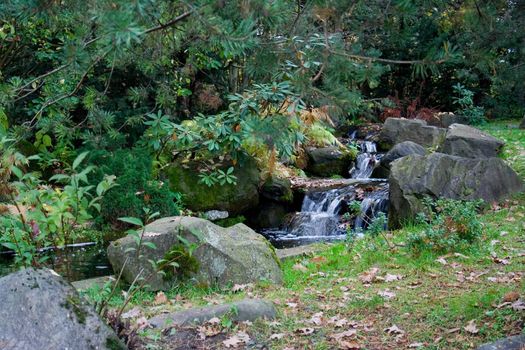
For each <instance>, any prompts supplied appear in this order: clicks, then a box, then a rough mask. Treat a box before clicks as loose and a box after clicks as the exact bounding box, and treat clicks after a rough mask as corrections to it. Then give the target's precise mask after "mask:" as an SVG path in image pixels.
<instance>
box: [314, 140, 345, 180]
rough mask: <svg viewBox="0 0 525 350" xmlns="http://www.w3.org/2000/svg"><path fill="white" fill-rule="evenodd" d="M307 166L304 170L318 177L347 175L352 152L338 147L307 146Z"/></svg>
mask: <svg viewBox="0 0 525 350" xmlns="http://www.w3.org/2000/svg"><path fill="white" fill-rule="evenodd" d="M306 153H307V155H308V166H307V167H306V172H308V173H310V174H312V175H314V176H320V177H331V176H343V177H348V176H349V173H348V172H349V170H350V167H351V165H352V161H353V160H354V154H353V153H352V152H346V151H344V150H341V149H340V148H339V147H335V146H333V147H322V148H308V149H307V150H306Z"/></svg>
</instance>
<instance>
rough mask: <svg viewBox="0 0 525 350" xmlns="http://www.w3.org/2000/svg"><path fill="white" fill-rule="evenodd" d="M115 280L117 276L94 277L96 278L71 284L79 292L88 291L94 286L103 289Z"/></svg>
mask: <svg viewBox="0 0 525 350" xmlns="http://www.w3.org/2000/svg"><path fill="white" fill-rule="evenodd" d="M114 280H115V276H102V277H94V278H88V279H85V280H80V281H75V282H71V285H73V287H75V289H77V290H86V289H89V288H92V287H94V286H98V287H99V288H102V287H104V285H105V284H106V283H107V282H109V281H114Z"/></svg>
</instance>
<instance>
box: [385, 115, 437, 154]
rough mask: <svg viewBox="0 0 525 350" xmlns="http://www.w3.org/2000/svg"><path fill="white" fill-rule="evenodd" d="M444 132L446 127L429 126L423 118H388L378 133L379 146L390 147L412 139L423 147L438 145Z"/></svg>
mask: <svg viewBox="0 0 525 350" xmlns="http://www.w3.org/2000/svg"><path fill="white" fill-rule="evenodd" d="M445 133H446V129H443V128H438V127H435V126H429V125H427V123H426V122H425V121H423V120H419V119H401V118H388V119H387V120H386V121H385V123H384V125H383V128H382V129H381V132H380V133H379V146H380V147H381V148H382V149H390V148H392V147H393V146H394V145H396V144H398V143H401V142H404V141H412V142H415V143H417V144H419V145H421V146H423V147H438V146H439V145H440V144H441V143H442V142H443V140H444V139H445Z"/></svg>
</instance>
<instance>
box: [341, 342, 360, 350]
mask: <svg viewBox="0 0 525 350" xmlns="http://www.w3.org/2000/svg"><path fill="white" fill-rule="evenodd" d="M337 344H338V345H339V349H341V350H359V349H362V348H361V345H359V344H358V343H357V342H355V341H347V340H341V341H339V342H337Z"/></svg>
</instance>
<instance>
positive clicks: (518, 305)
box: [510, 300, 525, 311]
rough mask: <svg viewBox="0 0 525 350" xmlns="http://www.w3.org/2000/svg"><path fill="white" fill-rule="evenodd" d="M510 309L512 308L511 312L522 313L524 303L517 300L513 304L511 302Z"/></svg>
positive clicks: (524, 308)
mask: <svg viewBox="0 0 525 350" xmlns="http://www.w3.org/2000/svg"><path fill="white" fill-rule="evenodd" d="M510 307H511V308H512V310H515V311H523V310H525V302H524V301H523V300H517V301H515V302H513V303H512V304H511V305H510Z"/></svg>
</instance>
